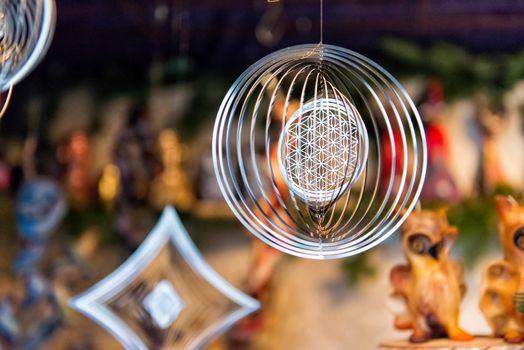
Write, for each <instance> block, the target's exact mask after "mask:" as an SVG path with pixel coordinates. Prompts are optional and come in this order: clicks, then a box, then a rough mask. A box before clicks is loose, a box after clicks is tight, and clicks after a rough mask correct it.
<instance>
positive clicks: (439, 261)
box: [390, 209, 473, 342]
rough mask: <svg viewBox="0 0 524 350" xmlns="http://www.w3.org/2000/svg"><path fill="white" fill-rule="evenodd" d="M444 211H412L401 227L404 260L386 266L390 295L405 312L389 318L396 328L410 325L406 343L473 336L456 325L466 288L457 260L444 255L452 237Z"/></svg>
mask: <svg viewBox="0 0 524 350" xmlns="http://www.w3.org/2000/svg"><path fill="white" fill-rule="evenodd" d="M457 234H458V232H457V229H456V227H454V226H450V225H449V223H448V220H447V216H446V210H445V209H441V210H437V211H429V210H423V211H418V212H414V213H412V214H411V215H410V216H409V218H408V219H407V220H406V222H405V223H404V225H403V227H402V247H403V250H404V253H405V255H406V258H407V260H408V263H407V264H406V265H397V266H395V267H394V268H393V270H392V271H391V276H390V277H391V283H392V285H393V289H394V290H393V294H392V297H394V298H398V299H400V300H401V301H402V303H403V305H404V306H405V311H404V312H402V313H401V314H397V315H396V317H395V327H396V328H397V329H412V330H413V334H412V335H411V337H410V341H411V342H423V341H427V340H429V339H431V338H438V337H445V336H448V337H449V338H451V339H453V340H460V341H468V340H472V339H473V337H472V336H471V335H470V334H469V333H467V332H465V331H464V330H462V328H461V327H460V326H459V321H458V320H459V309H460V303H461V301H462V298H463V296H464V293H465V291H466V287H465V284H464V279H463V268H462V264H461V263H460V262H456V261H452V260H450V258H449V251H450V249H451V247H452V245H453V243H454V242H455V239H456V237H457Z"/></svg>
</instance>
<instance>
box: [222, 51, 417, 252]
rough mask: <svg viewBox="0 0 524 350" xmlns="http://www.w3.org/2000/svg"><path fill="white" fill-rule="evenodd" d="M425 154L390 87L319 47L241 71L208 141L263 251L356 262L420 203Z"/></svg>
mask: <svg viewBox="0 0 524 350" xmlns="http://www.w3.org/2000/svg"><path fill="white" fill-rule="evenodd" d="M260 149H263V153H264V154H265V157H264V161H263V162H260V161H259V153H260V152H259V150H260ZM426 157H427V155H426V141H425V136H424V129H423V126H422V122H421V119H420V117H419V115H418V112H417V110H416V108H415V106H414V104H413V102H412V101H411V99H410V98H409V96H408V95H407V93H406V91H405V90H404V89H403V87H402V86H401V85H400V84H399V83H398V81H397V80H396V79H395V78H393V77H392V76H391V75H390V74H389V73H388V72H386V71H385V70H384V69H383V68H382V67H380V66H379V65H378V64H376V63H375V62H373V61H371V60H369V59H367V58H366V57H364V56H362V55H359V54H358V53H355V52H353V51H350V50H347V49H344V48H341V47H337V46H333V45H325V44H322V42H321V43H320V44H317V45H299V46H293V47H289V48H286V49H283V50H280V51H278V52H275V53H273V54H271V55H269V56H266V57H264V58H262V59H261V60H260V61H258V62H256V63H255V64H253V65H252V66H251V67H250V68H248V69H247V70H246V71H245V72H244V73H243V74H242V75H241V76H240V77H239V78H238V79H237V81H236V82H235V83H234V84H233V86H232V87H231V89H230V90H229V92H228V93H227V95H226V97H225V98H224V100H223V102H222V105H221V107H220V110H219V112H218V115H217V119H216V122H215V128H214V135H213V160H214V166H215V173H216V176H217V179H218V183H219V186H220V189H221V191H222V193H223V195H224V197H225V199H226V201H227V203H228V204H229V206H230V208H231V209H232V211H233V212H234V214H235V215H236V217H237V218H238V219H239V220H240V222H241V223H242V224H243V225H244V226H245V227H246V228H247V229H248V230H249V231H250V232H251V233H253V234H254V235H255V236H257V237H258V238H259V239H261V240H263V241H264V242H266V243H267V244H269V245H271V246H273V247H275V248H277V249H280V250H282V251H284V252H286V253H289V254H292V255H296V256H299V257H305V258H312V259H334V258H341V257H346V256H350V255H354V254H358V253H360V252H362V251H365V250H367V249H369V248H371V247H373V246H375V245H376V244H378V243H380V242H382V241H383V240H384V239H386V238H387V237H388V236H389V235H391V234H392V233H393V232H394V231H396V229H397V228H398V227H399V226H400V225H401V224H402V222H403V221H404V220H405V218H406V217H407V215H408V214H409V212H410V211H411V210H412V209H413V208H414V206H415V204H416V202H417V200H418V197H419V194H420V191H421V189H422V185H423V180H424V177H425V171H426Z"/></svg>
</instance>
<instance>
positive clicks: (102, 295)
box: [70, 207, 260, 350]
mask: <svg viewBox="0 0 524 350" xmlns="http://www.w3.org/2000/svg"><path fill="white" fill-rule="evenodd" d="M70 305H71V306H72V307H73V308H75V309H77V310H79V311H80V312H82V313H84V314H86V315H87V316H89V317H90V318H91V319H93V320H94V321H96V322H98V323H99V324H100V325H101V326H102V327H104V328H105V329H106V330H108V331H109V332H110V333H111V334H112V335H113V336H115V337H116V338H117V339H118V340H119V341H120V342H121V343H122V345H123V346H124V347H125V348H126V349H133V350H135V349H136V350H142V349H162V348H169V349H201V348H203V347H204V345H206V344H208V343H209V342H210V341H212V340H213V339H215V338H216V337H218V336H219V335H221V334H223V333H224V332H226V331H227V330H228V329H229V328H230V327H231V326H232V325H234V324H235V323H236V322H237V321H239V320H240V319H242V318H244V317H245V316H247V315H249V314H251V313H252V312H254V311H256V310H258V309H259V307H260V304H259V302H258V301H256V300H254V299H252V298H250V297H249V296H247V295H245V294H243V293H242V292H240V291H239V290H237V289H236V288H234V287H233V286H232V285H230V284H229V283H228V282H227V281H225V280H224V279H223V278H222V277H220V275H218V274H217V272H216V271H214V270H213V269H212V268H211V267H210V266H209V265H208V264H207V263H206V261H205V260H204V258H203V257H202V256H201V255H200V253H199V251H198V249H197V248H196V247H195V245H194V243H193V241H192V240H191V239H190V237H189V235H188V233H187V231H186V229H185V228H184V226H183V225H182V222H181V221H180V218H179V217H178V215H177V213H176V211H175V210H174V209H173V208H171V207H167V208H166V209H165V210H164V212H163V214H162V216H161V218H160V221H159V222H158V224H157V225H156V226H155V228H154V229H153V231H152V232H151V233H150V234H149V235H148V237H147V238H146V239H145V241H144V242H143V243H142V245H141V246H140V247H139V248H138V249H137V250H136V251H135V253H133V255H131V257H130V258H129V259H128V260H127V261H125V262H124V263H123V264H122V265H121V266H120V267H119V268H118V269H117V270H115V271H114V272H113V273H111V274H110V275H109V276H107V277H106V278H104V279H103V280H101V281H100V282H98V283H97V284H96V285H95V286H93V287H92V288H90V289H89V290H87V291H86V292H84V293H82V294H81V295H79V296H77V297H74V298H73V299H71V300H70Z"/></svg>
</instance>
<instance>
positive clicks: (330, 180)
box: [278, 98, 368, 210]
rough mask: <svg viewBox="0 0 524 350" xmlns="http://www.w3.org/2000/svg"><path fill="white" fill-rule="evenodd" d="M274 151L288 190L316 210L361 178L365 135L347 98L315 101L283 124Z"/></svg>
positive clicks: (364, 161)
mask: <svg viewBox="0 0 524 350" xmlns="http://www.w3.org/2000/svg"><path fill="white" fill-rule="evenodd" d="M278 151H279V157H278V161H279V166H280V170H281V172H282V174H283V175H284V179H285V180H286V183H287V185H288V186H289V188H290V189H291V191H293V193H294V194H295V195H297V196H298V197H299V198H300V199H302V200H303V201H305V202H306V203H307V204H308V206H309V207H311V208H312V209H316V210H319V209H321V208H322V207H325V206H326V205H328V204H329V203H330V202H333V201H335V200H336V199H337V198H338V197H340V195H341V194H343V193H344V192H345V191H346V190H348V189H349V188H350V186H351V185H352V184H353V183H355V181H356V180H357V179H358V177H359V176H360V174H362V171H363V169H364V166H365V163H366V159H367V152H368V140H367V132H366V128H365V125H364V123H363V121H362V119H361V117H360V115H359V114H358V111H357V110H356V108H355V107H354V106H353V105H352V104H351V103H350V102H349V101H347V99H345V98H341V99H340V100H339V99H335V98H323V99H318V100H313V101H310V102H308V103H306V104H305V105H304V106H303V107H302V108H300V109H299V110H298V111H296V112H295V113H294V115H293V116H292V117H291V118H290V120H289V121H288V122H287V123H286V126H285V128H284V130H283V132H282V133H281V135H280V141H279V148H278Z"/></svg>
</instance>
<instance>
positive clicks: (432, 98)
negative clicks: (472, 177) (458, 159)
mask: <svg viewBox="0 0 524 350" xmlns="http://www.w3.org/2000/svg"><path fill="white" fill-rule="evenodd" d="M421 111H422V117H423V120H424V124H425V125H424V129H425V130H426V143H427V147H428V169H427V175H426V183H425V186H424V188H423V189H422V194H421V198H422V199H424V200H425V201H445V202H446V203H450V202H457V201H458V200H459V199H460V198H459V192H458V189H457V186H456V185H455V182H454V180H453V178H452V176H451V173H450V170H449V169H450V165H449V163H450V150H449V140H448V137H449V136H448V132H447V130H446V127H445V125H444V122H443V119H444V116H445V113H446V111H447V105H446V103H445V102H444V90H443V87H442V82H441V81H440V80H437V79H431V80H430V81H429V82H428V97H427V102H426V103H425V104H424V105H422V106H421Z"/></svg>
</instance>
